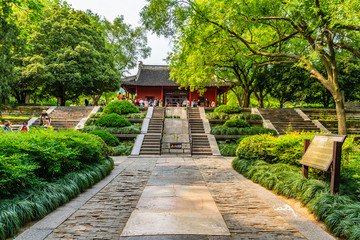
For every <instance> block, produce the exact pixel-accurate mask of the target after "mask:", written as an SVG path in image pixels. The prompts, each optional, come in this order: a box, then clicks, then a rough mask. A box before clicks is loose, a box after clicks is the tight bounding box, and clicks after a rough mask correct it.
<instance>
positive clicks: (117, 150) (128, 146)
mask: <svg viewBox="0 0 360 240" xmlns="http://www.w3.org/2000/svg"><path fill="white" fill-rule="evenodd" d="M133 147H134V144H133V143H127V142H124V143H120V145H119V146H116V147H114V153H113V156H128V155H130V154H131V151H132V149H133Z"/></svg>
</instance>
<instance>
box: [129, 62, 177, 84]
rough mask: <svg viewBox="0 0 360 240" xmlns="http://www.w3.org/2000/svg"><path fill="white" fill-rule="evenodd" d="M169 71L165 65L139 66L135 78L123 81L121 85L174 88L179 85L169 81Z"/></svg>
mask: <svg viewBox="0 0 360 240" xmlns="http://www.w3.org/2000/svg"><path fill="white" fill-rule="evenodd" d="M170 71H171V70H170V69H169V68H168V66H166V65H142V64H141V63H140V65H139V72H138V74H137V75H135V76H131V77H127V78H124V79H123V84H125V85H133V86H175V87H179V86H180V84H178V83H176V82H175V81H171V80H170Z"/></svg>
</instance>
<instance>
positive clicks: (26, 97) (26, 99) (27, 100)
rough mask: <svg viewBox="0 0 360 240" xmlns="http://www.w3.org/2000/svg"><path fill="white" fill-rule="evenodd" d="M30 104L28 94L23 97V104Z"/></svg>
mask: <svg viewBox="0 0 360 240" xmlns="http://www.w3.org/2000/svg"><path fill="white" fill-rule="evenodd" d="M29 103H30V94H26V96H25V104H29Z"/></svg>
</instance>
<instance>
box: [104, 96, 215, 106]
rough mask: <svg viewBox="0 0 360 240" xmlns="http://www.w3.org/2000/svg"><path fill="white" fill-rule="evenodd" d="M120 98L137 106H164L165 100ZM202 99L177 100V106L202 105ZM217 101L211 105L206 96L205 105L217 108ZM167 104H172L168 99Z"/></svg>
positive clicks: (119, 97) (119, 98)
mask: <svg viewBox="0 0 360 240" xmlns="http://www.w3.org/2000/svg"><path fill="white" fill-rule="evenodd" d="M118 100H119V101H121V100H126V101H129V102H130V103H132V104H134V105H135V106H137V107H162V106H163V104H164V103H163V100H162V99H159V98H155V100H153V99H149V100H148V99H147V98H145V100H144V99H142V98H135V99H131V98H127V97H122V96H121V94H119V95H118ZM113 101H115V99H114V98H113V99H112V100H111V102H113ZM201 103H202V102H201V100H200V99H197V100H196V99H194V100H192V101H191V102H190V101H189V100H188V99H185V100H184V101H183V102H182V104H181V102H176V106H177V107H180V106H183V107H201ZM215 105H216V104H215V101H212V102H211V105H210V101H209V99H208V98H205V101H204V107H213V108H215ZM167 106H170V100H167V102H166V103H165V107H167Z"/></svg>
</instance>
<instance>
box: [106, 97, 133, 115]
mask: <svg viewBox="0 0 360 240" xmlns="http://www.w3.org/2000/svg"><path fill="white" fill-rule="evenodd" d="M138 112H139V109H138V108H137V107H136V106H135V105H134V104H132V103H130V102H129V101H126V100H121V101H118V100H116V101H114V102H111V103H109V104H108V105H107V106H106V107H105V109H104V113H106V114H110V113H117V114H128V113H138Z"/></svg>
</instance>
